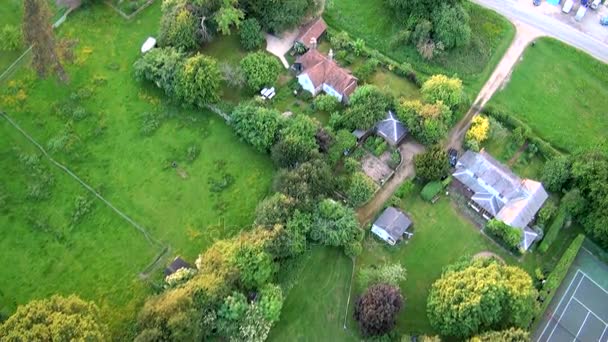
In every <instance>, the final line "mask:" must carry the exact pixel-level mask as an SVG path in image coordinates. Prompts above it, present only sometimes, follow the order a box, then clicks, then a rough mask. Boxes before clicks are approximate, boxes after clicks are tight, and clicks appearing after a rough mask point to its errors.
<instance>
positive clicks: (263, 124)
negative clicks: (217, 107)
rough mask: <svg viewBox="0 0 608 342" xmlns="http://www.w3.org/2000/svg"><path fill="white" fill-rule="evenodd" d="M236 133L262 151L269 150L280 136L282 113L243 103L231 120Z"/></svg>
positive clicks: (235, 110)
mask: <svg viewBox="0 0 608 342" xmlns="http://www.w3.org/2000/svg"><path fill="white" fill-rule="evenodd" d="M230 122H231V124H232V126H233V127H234V130H235V131H236V133H237V134H238V135H239V136H240V137H241V138H242V139H243V140H245V141H246V142H248V143H250V144H251V145H253V146H254V147H255V148H256V149H257V150H258V151H260V152H267V151H269V150H270V148H271V147H272V145H274V143H275V142H276V141H277V139H278V138H279V131H280V129H281V127H282V120H281V114H280V113H279V112H278V111H276V110H275V109H268V108H265V107H258V106H256V105H254V104H250V103H241V104H240V105H238V106H237V107H236V108H235V109H234V110H233V111H232V115H231V120H230Z"/></svg>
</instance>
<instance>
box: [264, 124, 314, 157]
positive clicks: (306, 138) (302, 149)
mask: <svg viewBox="0 0 608 342" xmlns="http://www.w3.org/2000/svg"><path fill="white" fill-rule="evenodd" d="M318 130H319V124H318V123H317V122H315V121H314V120H313V119H311V118H310V117H309V116H307V115H296V116H293V117H291V118H289V119H288V120H287V121H286V123H285V126H284V127H283V129H281V132H280V136H281V137H280V139H279V142H278V143H277V144H276V145H275V146H274V147H273V148H272V159H273V160H274V161H275V163H276V164H278V165H279V166H281V167H295V166H297V165H298V164H300V163H303V162H306V161H309V160H311V159H312V158H313V157H315V156H318V154H319V153H318V152H319V145H317V139H316V133H317V131H318Z"/></svg>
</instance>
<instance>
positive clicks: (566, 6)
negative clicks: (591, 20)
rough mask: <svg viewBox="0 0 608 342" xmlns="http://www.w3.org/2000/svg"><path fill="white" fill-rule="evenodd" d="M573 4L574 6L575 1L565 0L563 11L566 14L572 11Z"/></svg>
mask: <svg viewBox="0 0 608 342" xmlns="http://www.w3.org/2000/svg"><path fill="white" fill-rule="evenodd" d="M572 6H574V1H573V0H566V2H564V6H563V7H562V12H564V13H566V14H568V13H570V11H572Z"/></svg>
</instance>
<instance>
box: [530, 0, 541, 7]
mask: <svg viewBox="0 0 608 342" xmlns="http://www.w3.org/2000/svg"><path fill="white" fill-rule="evenodd" d="M540 2H541V0H532V3H533V4H534V6H540Z"/></svg>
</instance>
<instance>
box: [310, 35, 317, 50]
mask: <svg viewBox="0 0 608 342" xmlns="http://www.w3.org/2000/svg"><path fill="white" fill-rule="evenodd" d="M310 48H311V49H316V48H317V38H315V37H312V38H310Z"/></svg>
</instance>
